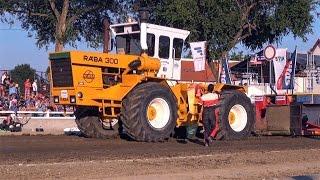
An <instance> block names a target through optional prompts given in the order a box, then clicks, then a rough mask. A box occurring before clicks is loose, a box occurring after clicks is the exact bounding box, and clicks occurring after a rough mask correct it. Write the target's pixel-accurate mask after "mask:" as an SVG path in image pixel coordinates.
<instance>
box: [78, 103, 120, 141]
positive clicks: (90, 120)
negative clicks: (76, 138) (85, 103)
mask: <svg viewBox="0 0 320 180" xmlns="http://www.w3.org/2000/svg"><path fill="white" fill-rule="evenodd" d="M75 116H76V124H77V125H78V128H79V130H80V132H81V133H82V134H83V135H84V136H85V137H88V138H101V139H107V138H113V137H116V136H117V135H118V134H119V131H118V128H119V125H118V123H117V124H113V126H111V127H108V128H106V127H105V125H104V123H102V121H101V119H100V113H99V110H98V108H94V107H77V108H76V112H75Z"/></svg>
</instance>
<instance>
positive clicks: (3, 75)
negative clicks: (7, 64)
mask: <svg viewBox="0 0 320 180" xmlns="http://www.w3.org/2000/svg"><path fill="white" fill-rule="evenodd" d="M7 77H8V73H7V72H4V73H3V74H2V76H1V84H4V83H5V81H4V80H5V79H7Z"/></svg>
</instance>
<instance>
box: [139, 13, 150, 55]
mask: <svg viewBox="0 0 320 180" xmlns="http://www.w3.org/2000/svg"><path fill="white" fill-rule="evenodd" d="M139 16H140V45H141V49H142V51H141V54H143V53H147V51H148V45H147V22H148V20H149V10H148V9H147V8H145V7H144V8H141V9H140V10H139Z"/></svg>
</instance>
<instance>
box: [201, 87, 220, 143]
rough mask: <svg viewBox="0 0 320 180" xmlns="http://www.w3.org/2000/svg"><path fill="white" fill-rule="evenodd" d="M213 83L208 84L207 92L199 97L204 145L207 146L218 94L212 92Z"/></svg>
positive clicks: (212, 127)
mask: <svg viewBox="0 0 320 180" xmlns="http://www.w3.org/2000/svg"><path fill="white" fill-rule="evenodd" d="M213 90H214V85H213V84H209V85H208V88H207V92H206V93H205V94H203V95H202V96H201V97H200V101H201V104H202V121H203V127H204V145H205V146H209V145H210V142H211V141H212V140H211V137H210V134H211V131H212V129H214V126H215V123H216V122H215V121H216V118H215V106H216V104H217V103H218V99H219V96H218V94H216V93H214V92H213Z"/></svg>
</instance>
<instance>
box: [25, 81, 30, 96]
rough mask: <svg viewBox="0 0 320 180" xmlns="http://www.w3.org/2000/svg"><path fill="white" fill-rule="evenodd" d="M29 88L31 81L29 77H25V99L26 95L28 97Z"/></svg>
mask: <svg viewBox="0 0 320 180" xmlns="http://www.w3.org/2000/svg"><path fill="white" fill-rule="evenodd" d="M30 89H31V83H30V79H27V80H26V81H25V82H24V98H25V99H27V98H28V97H30Z"/></svg>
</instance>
